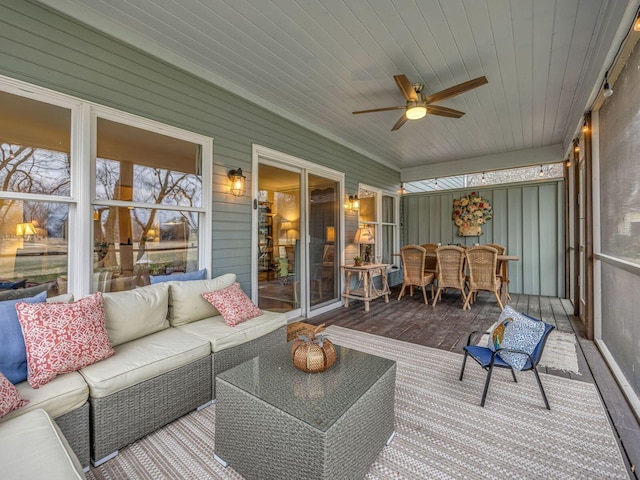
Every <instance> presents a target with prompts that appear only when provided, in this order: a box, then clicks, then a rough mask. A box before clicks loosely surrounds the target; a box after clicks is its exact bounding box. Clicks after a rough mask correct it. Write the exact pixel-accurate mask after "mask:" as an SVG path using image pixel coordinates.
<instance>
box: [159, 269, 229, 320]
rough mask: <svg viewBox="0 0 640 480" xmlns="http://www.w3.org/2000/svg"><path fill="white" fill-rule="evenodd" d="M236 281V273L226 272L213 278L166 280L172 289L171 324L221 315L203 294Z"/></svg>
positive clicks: (170, 295) (170, 302)
mask: <svg viewBox="0 0 640 480" xmlns="http://www.w3.org/2000/svg"><path fill="white" fill-rule="evenodd" d="M235 281H236V275H235V273H226V274H224V275H221V276H219V277H216V278H212V279H211V280H192V281H188V282H166V283H167V284H168V285H169V289H170V294H169V321H170V322H171V325H173V326H174V327H175V326H177V325H184V324H185V323H190V322H195V321H196V320H202V319H203V318H207V317H213V316H214V315H220V312H219V311H218V310H217V309H216V308H215V307H214V306H213V305H211V304H210V303H209V302H207V301H206V300H205V299H204V298H202V294H203V293H207V292H213V291H214V290H221V289H223V288H226V287H229V286H231V285H233V284H234V283H235Z"/></svg>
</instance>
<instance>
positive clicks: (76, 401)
mask: <svg viewBox="0 0 640 480" xmlns="http://www.w3.org/2000/svg"><path fill="white" fill-rule="evenodd" d="M16 388H17V389H18V392H19V393H20V398H23V399H25V400H29V403H28V404H27V405H25V406H24V407H22V408H20V409H18V410H13V411H12V412H9V413H7V414H6V415H5V416H4V417H2V419H0V421H4V420H8V419H10V418H14V417H17V416H19V415H22V414H24V413H26V412H28V411H30V410H36V409H38V408H41V409H43V410H45V411H46V412H47V413H48V414H49V415H50V416H51V417H52V418H58V417H59V416H61V415H64V414H65V413H69V412H71V411H73V410H75V409H76V408H80V407H81V406H83V405H84V404H85V403H87V400H88V399H89V387H88V386H87V384H86V382H85V381H84V379H83V378H82V375H80V374H79V373H78V372H70V373H65V374H64V375H58V376H57V377H56V378H54V379H53V380H51V381H50V382H49V383H47V384H45V385H43V386H42V387H40V388H38V389H33V388H32V387H31V385H29V384H28V383H27V382H20V383H19V384H18V385H16Z"/></svg>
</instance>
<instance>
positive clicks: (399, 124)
mask: <svg viewBox="0 0 640 480" xmlns="http://www.w3.org/2000/svg"><path fill="white" fill-rule="evenodd" d="M406 122H407V116H406V115H405V114H404V113H403V114H402V116H401V117H400V118H399V119H398V121H397V122H396V124H395V125H394V126H393V128H392V129H391V131H392V132H393V131H394V130H398V129H399V128H400V127H401V126H402V125H404V124H405V123H406Z"/></svg>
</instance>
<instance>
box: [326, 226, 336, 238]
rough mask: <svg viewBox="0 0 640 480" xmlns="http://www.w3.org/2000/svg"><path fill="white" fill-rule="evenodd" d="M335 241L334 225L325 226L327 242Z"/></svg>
mask: <svg viewBox="0 0 640 480" xmlns="http://www.w3.org/2000/svg"><path fill="white" fill-rule="evenodd" d="M335 241H336V227H327V242H335Z"/></svg>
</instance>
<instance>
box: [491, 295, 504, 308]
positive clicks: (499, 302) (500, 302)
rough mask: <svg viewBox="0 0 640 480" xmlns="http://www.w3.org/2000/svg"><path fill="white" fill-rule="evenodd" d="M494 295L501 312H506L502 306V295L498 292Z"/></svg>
mask: <svg viewBox="0 0 640 480" xmlns="http://www.w3.org/2000/svg"><path fill="white" fill-rule="evenodd" d="M493 294H494V295H495V296H496V300H498V305H500V310H504V306H502V300H500V294H499V293H498V292H497V291H496V292H493Z"/></svg>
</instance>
